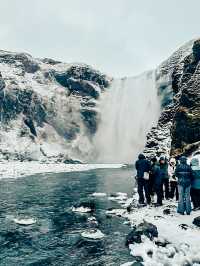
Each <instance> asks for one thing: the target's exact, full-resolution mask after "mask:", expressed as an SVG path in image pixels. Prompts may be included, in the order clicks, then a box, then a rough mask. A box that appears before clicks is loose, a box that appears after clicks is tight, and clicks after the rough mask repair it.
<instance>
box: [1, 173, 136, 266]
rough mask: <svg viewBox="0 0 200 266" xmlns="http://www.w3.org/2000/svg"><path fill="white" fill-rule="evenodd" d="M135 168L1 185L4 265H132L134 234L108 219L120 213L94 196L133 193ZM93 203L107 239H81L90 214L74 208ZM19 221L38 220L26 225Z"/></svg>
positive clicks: (45, 176)
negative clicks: (129, 241) (129, 239)
mask: <svg viewBox="0 0 200 266" xmlns="http://www.w3.org/2000/svg"><path fill="white" fill-rule="evenodd" d="M131 171H132V170H131V169H99V170H92V171H86V172H72V173H60V174H43V175H33V176H29V177H24V178H19V179H16V180H10V179H8V180H6V179H4V180H1V182H0V223H1V226H0V254H1V256H0V265H2V266H5V265H6V266H13V265H15V266H16V265H17V266H18V265H20V266H21V265H22V266H24V265H31V266H42V265H45V266H46V265H59V266H62V265H71V266H72V265H73V266H75V265H76V266H77V265H99V266H100V265H106V266H107V265H116V266H117V265H121V264H122V263H124V262H127V261H130V260H131V257H130V255H129V251H128V250H127V249H126V247H125V245H124V243H125V237H126V235H127V234H128V232H129V231H130V228H129V227H128V226H127V225H124V224H123V219H122V218H119V217H118V218H117V217H113V218H107V217H106V215H105V211H106V210H107V209H108V208H119V207H120V206H119V205H118V204H117V203H114V202H111V201H109V200H108V199H107V198H106V197H105V198H93V197H91V194H92V193H94V192H106V193H108V194H110V193H113V192H127V193H128V194H129V195H130V194H131V193H132V178H131V175H132V173H131ZM82 200H84V201H87V200H92V201H93V202H94V203H95V205H96V211H95V213H94V214H93V216H95V217H96V219H97V221H98V223H99V229H100V230H101V231H102V232H103V233H104V234H105V238H104V239H102V240H89V239H84V238H82V237H81V232H83V231H84V230H85V229H87V228H88V222H87V218H88V217H89V216H91V215H90V214H78V213H73V212H72V211H71V207H72V206H73V205H75V204H76V203H78V202H80V201H82ZM15 217H20V218H24V217H29V218H30V217H31V218H35V219H37V222H36V224H34V225H30V226H20V225H17V224H15V223H14V222H13V218H15Z"/></svg>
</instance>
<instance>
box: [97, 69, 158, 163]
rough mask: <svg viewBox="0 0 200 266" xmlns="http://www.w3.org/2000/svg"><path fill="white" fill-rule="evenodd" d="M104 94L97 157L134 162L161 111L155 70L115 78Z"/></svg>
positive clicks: (101, 105)
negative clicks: (138, 74) (131, 76)
mask: <svg viewBox="0 0 200 266" xmlns="http://www.w3.org/2000/svg"><path fill="white" fill-rule="evenodd" d="M101 97H102V98H101V100H100V112H101V122H100V125H99V129H98V131H97V133H96V136H95V138H94V144H95V149H96V153H97V160H98V162H100V163H132V162H133V160H134V159H135V158H136V156H137V154H138V153H139V152H141V151H142V149H143V147H144V144H145V140H146V134H147V132H148V130H149V129H150V128H151V126H152V125H153V123H154V122H157V119H158V116H159V112H160V103H159V102H160V101H159V98H158V93H157V88H156V85H155V76H154V72H153V71H151V72H146V73H144V74H142V75H140V76H137V77H133V78H124V79H115V80H114V81H113V83H112V85H111V87H110V89H109V90H108V91H107V92H105V93H103V94H102V96H101Z"/></svg>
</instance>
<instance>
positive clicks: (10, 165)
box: [0, 161, 123, 179]
mask: <svg viewBox="0 0 200 266" xmlns="http://www.w3.org/2000/svg"><path fill="white" fill-rule="evenodd" d="M122 166H123V165H122V164H64V163H59V164H56V163H49V164H48V163H40V162H17V161H14V162H0V179H2V178H18V177H22V176H30V175H33V174H43V173H61V172H79V171H88V170H92V169H105V168H120V167H122Z"/></svg>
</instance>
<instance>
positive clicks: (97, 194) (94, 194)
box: [92, 192, 107, 197]
mask: <svg viewBox="0 0 200 266" xmlns="http://www.w3.org/2000/svg"><path fill="white" fill-rule="evenodd" d="M92 196H93V197H106V196H107V194H106V193H102V192H94V193H93V194H92Z"/></svg>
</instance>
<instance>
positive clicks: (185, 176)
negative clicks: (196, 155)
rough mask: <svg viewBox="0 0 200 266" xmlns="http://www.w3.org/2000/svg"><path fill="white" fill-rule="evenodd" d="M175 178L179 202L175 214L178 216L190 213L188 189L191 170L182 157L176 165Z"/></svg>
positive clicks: (185, 159)
mask: <svg viewBox="0 0 200 266" xmlns="http://www.w3.org/2000/svg"><path fill="white" fill-rule="evenodd" d="M175 176H176V177H177V178H178V192H179V202H178V209H177V212H178V213H180V214H184V212H185V211H186V213H187V214H188V215H189V214H190V213H191V210H192V207H191V200H190V188H191V184H192V168H191V166H190V165H188V164H187V158H186V157H185V156H182V157H181V158H180V164H178V165H177V167H176V170H175Z"/></svg>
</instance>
